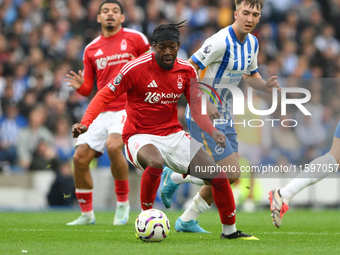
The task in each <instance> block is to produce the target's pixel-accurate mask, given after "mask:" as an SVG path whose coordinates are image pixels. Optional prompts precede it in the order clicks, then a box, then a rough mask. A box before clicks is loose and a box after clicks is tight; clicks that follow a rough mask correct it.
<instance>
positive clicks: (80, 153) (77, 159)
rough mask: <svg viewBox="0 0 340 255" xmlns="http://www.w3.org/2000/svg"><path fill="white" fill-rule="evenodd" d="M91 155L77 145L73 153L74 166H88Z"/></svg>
mask: <svg viewBox="0 0 340 255" xmlns="http://www.w3.org/2000/svg"><path fill="white" fill-rule="evenodd" d="M92 158H93V157H92V156H91V155H90V152H88V150H86V149H84V148H82V147H77V149H76V151H75V153H74V154H73V163H74V165H75V166H76V167H83V166H88V165H89V164H90V162H91V160H92Z"/></svg>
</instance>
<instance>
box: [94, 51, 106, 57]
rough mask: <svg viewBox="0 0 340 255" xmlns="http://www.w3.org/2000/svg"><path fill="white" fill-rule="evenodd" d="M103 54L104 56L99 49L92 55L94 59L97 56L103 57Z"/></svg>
mask: <svg viewBox="0 0 340 255" xmlns="http://www.w3.org/2000/svg"><path fill="white" fill-rule="evenodd" d="M103 54H104V53H103V51H102V50H101V49H99V50H98V51H97V52H96V54H94V56H95V57H98V56H100V55H103Z"/></svg>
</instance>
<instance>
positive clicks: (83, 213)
mask: <svg viewBox="0 0 340 255" xmlns="http://www.w3.org/2000/svg"><path fill="white" fill-rule="evenodd" d="M81 215H86V216H88V217H90V218H91V219H92V218H94V211H93V210H92V211H89V212H82V213H81Z"/></svg>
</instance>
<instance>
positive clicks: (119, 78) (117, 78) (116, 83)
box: [113, 73, 123, 85]
mask: <svg viewBox="0 0 340 255" xmlns="http://www.w3.org/2000/svg"><path fill="white" fill-rule="evenodd" d="M122 78H123V74H121V73H120V74H118V75H117V76H116V78H115V80H114V82H113V83H114V84H115V85H119V84H120V81H121V80H122Z"/></svg>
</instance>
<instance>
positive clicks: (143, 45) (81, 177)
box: [65, 0, 150, 225]
mask: <svg viewBox="0 0 340 255" xmlns="http://www.w3.org/2000/svg"><path fill="white" fill-rule="evenodd" d="M124 19H125V18H124V10H123V7H122V5H121V4H120V2H119V1H116V0H106V1H103V2H102V3H101V4H100V6H99V10H98V17H97V21H98V23H101V27H102V34H101V35H100V36H98V37H97V38H96V39H94V40H93V41H92V42H91V43H90V44H89V45H87V46H86V48H85V51H84V57H83V63H84V70H83V71H79V72H78V74H77V73H75V72H73V71H71V72H70V74H68V75H67V79H65V80H66V81H67V82H69V83H70V84H69V86H70V87H73V88H75V89H76V90H77V92H78V93H80V94H81V95H83V96H88V95H89V94H90V93H91V91H92V87H93V84H94V80H95V78H97V90H98V91H100V90H101V89H102V88H103V87H104V86H105V85H106V84H107V83H108V82H109V81H110V80H111V79H112V75H113V74H117V73H118V72H119V70H120V69H121V68H122V67H123V66H124V65H125V64H126V63H127V62H129V61H130V60H132V59H135V58H137V57H138V56H140V55H142V54H143V53H145V52H147V51H149V50H150V44H149V43H148V40H147V38H146V37H145V36H144V35H143V34H142V33H139V32H137V31H135V30H132V29H127V28H122V25H121V24H122V22H124ZM125 107H126V93H125V94H123V95H122V96H120V97H119V99H117V100H115V101H114V102H112V103H110V104H108V105H107V106H106V107H105V108H103V109H102V111H101V113H100V115H99V116H98V118H97V119H96V120H95V121H94V122H93V124H92V125H91V128H90V129H89V130H88V132H87V133H86V134H83V135H81V136H79V138H78V139H77V142H76V151H75V154H74V156H73V161H74V181H75V186H76V196H77V198H78V202H79V205H80V208H81V210H82V214H81V216H80V217H79V218H78V219H76V220H74V221H72V222H69V223H67V225H87V224H94V223H95V215H94V212H93V204H92V189H93V181H92V175H91V172H90V168H89V164H90V162H91V160H92V159H93V158H94V157H96V156H99V155H101V154H103V153H104V150H105V146H106V147H107V152H108V156H109V158H110V161H111V172H112V175H113V177H114V179H115V192H116V195H117V208H116V214H115V218H114V221H113V224H114V225H123V224H125V223H126V222H127V221H128V218H129V211H130V205H129V200H128V192H129V184H128V173H129V172H128V171H129V169H128V163H127V161H126V159H125V157H124V155H123V152H122V148H123V146H124V143H123V141H122V129H123V125H124V122H125V120H126V111H125Z"/></svg>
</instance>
